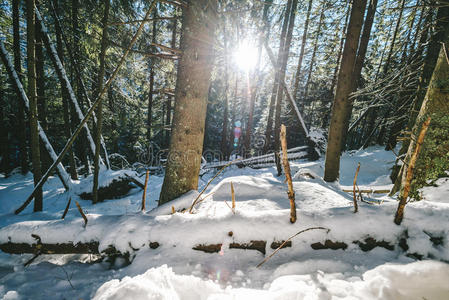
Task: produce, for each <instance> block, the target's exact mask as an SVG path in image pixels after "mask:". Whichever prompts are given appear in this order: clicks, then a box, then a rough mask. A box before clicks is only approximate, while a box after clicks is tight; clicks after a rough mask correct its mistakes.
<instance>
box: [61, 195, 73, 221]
mask: <svg viewBox="0 0 449 300" xmlns="http://www.w3.org/2000/svg"><path fill="white" fill-rule="evenodd" d="M71 202H72V197H69V201H67V206H66V207H65V209H64V213H63V214H62V217H61V219H63V220H64V218H65V216H66V215H67V212H68V211H69V207H70V203H71Z"/></svg>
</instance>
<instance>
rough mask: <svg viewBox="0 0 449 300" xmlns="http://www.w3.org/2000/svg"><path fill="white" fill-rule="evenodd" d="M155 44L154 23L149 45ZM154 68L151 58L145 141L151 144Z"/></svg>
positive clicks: (154, 60) (155, 12)
mask: <svg viewBox="0 0 449 300" xmlns="http://www.w3.org/2000/svg"><path fill="white" fill-rule="evenodd" d="M156 17H157V11H156V10H154V12H153V18H156ZM156 42H157V26H156V22H153V32H152V34H151V43H152V44H155V43H156ZM155 67H156V58H155V57H153V58H151V61H150V68H151V70H150V92H149V95H148V116H147V139H148V142H151V127H152V125H153V124H152V123H153V96H154V73H155V72H154V68H155Z"/></svg>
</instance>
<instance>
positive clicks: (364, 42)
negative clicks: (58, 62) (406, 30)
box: [341, 0, 377, 149]
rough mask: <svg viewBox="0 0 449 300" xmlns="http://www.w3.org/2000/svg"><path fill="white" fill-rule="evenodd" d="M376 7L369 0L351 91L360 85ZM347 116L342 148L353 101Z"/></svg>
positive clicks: (344, 143) (374, 3)
mask: <svg viewBox="0 0 449 300" xmlns="http://www.w3.org/2000/svg"><path fill="white" fill-rule="evenodd" d="M376 9H377V0H370V1H369V5H368V11H367V13H366V17H365V22H364V23H363V31H362V36H361V37H360V45H359V49H358V51H357V58H356V60H355V65H354V72H353V75H352V76H353V80H352V86H351V92H350V94H351V93H353V92H355V91H356V90H357V88H358V87H359V85H360V82H361V77H362V68H363V64H364V62H365V56H366V50H367V49H368V43H369V39H370V35H371V28H372V26H373V21H374V15H375V13H376ZM349 102H350V103H349V108H348V110H349V116H348V117H347V118H346V120H345V124H344V129H343V138H342V140H341V142H342V145H341V147H342V149H344V148H345V145H346V135H347V133H348V128H349V121H350V119H351V115H352V107H353V103H354V101H353V100H351V101H349Z"/></svg>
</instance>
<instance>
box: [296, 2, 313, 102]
mask: <svg viewBox="0 0 449 300" xmlns="http://www.w3.org/2000/svg"><path fill="white" fill-rule="evenodd" d="M312 3H313V0H309V4H308V6H307V15H306V20H305V22H304V30H303V32H302V39H301V50H299V58H298V65H297V66H296V74H295V83H294V85H293V95H292V96H293V99H295V100H296V97H298V89H299V80H300V78H301V68H302V61H303V59H304V50H305V48H306V43H307V33H308V31H309V21H310V12H311V11H312Z"/></svg>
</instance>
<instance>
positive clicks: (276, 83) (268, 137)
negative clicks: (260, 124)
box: [264, 0, 292, 152]
mask: <svg viewBox="0 0 449 300" xmlns="http://www.w3.org/2000/svg"><path fill="white" fill-rule="evenodd" d="M291 5H292V0H288V2H287V9H286V10H285V15H284V22H283V23H282V31H281V37H280V40H279V52H278V57H277V61H276V65H275V66H274V82H273V89H272V91H271V98H270V104H269V109H268V119H267V128H266V131H265V147H264V151H265V152H267V151H268V150H269V149H270V148H271V147H272V139H271V136H272V133H273V113H274V109H275V104H276V96H277V91H278V87H279V76H280V66H281V61H282V53H283V49H284V46H285V35H286V34H287V28H288V20H289V18H290V10H291Z"/></svg>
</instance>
